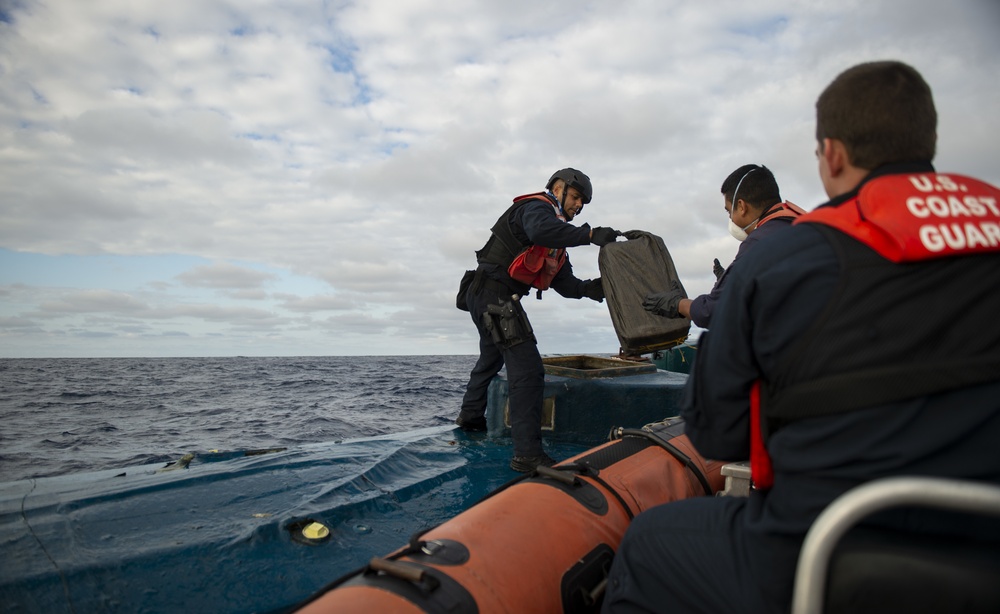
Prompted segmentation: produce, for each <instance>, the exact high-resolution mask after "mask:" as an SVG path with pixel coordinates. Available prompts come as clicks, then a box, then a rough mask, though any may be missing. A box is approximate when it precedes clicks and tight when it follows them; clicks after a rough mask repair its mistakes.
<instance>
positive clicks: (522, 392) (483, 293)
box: [459, 200, 590, 456]
mask: <svg viewBox="0 0 1000 614" xmlns="http://www.w3.org/2000/svg"><path fill="white" fill-rule="evenodd" d="M510 226H511V229H512V230H513V232H514V235H515V236H516V237H517V238H518V239H519V240H521V241H522V242H525V243H529V244H533V245H544V246H545V247H549V248H564V247H574V246H577V245H588V244H590V226H588V225H587V224H584V225H582V226H574V225H572V224H569V223H567V222H565V221H563V220H561V219H559V218H558V217H557V216H556V212H555V209H554V208H553V206H552V205H551V204H549V203H548V202H546V201H544V200H532V201H529V202H527V203H526V204H525V205H524V206H522V207H520V208H518V209H516V210H515V211H514V212H513V213H512V215H511V219H510ZM479 271H480V272H481V274H483V275H485V276H486V277H488V278H489V279H490V280H492V282H493V283H486V284H483V286H482V287H481V288H480V289H479V290H478V291H476V289H475V287H472V288H470V289H469V292H468V294H467V295H466V299H467V304H468V306H469V312H470V314H471V315H472V321H473V322H475V324H476V328H477V329H478V330H479V360H478V361H477V362H476V365H475V367H473V369H472V373H471V374H470V376H469V383H468V385H467V386H466V391H465V396H464V397H463V399H462V410H461V412H460V414H459V418H460V419H461V420H463V421H469V420H472V419H475V418H479V417H482V416H483V414H484V413H485V412H486V400H487V399H486V397H487V392H488V391H489V385H490V381H491V380H492V379H493V377H494V376H496V374H497V373H499V372H500V369H501V368H502V367H503V366H504V365H505V364H506V366H507V385H508V402H509V404H510V421H511V438H512V439H513V440H514V456H539V455H541V454H542V453H543V449H542V431H541V421H542V420H541V412H542V396H543V392H544V387H545V369H544V366H543V365H542V357H541V355H540V354H539V353H538V345H537V344H536V342H535V340H534V339H533V338H532V339H530V340H528V341H525V342H522V343H519V344H517V345H514V346H511V347H507V348H501V347H498V346H497V344H496V343H494V341H493V337H492V335H491V333H490V332H489V331H488V330H487V329H486V326H485V323H484V322H483V317H482V314H483V313H484V312H485V311H486V308H487V307H488V306H489V305H491V304H493V305H497V304H499V303H500V302H501V300H510V296H511V295H512V294H518V295H521V296H524V295H526V294H528V292H530V291H531V287H530V286H528V285H525V284H523V283H521V282H518V281H515V280H513V279H511V278H510V276H509V275H508V274H507V267H506V266H503V265H498V264H493V263H489V262H481V263H480V264H479ZM585 286H586V282H585V281H584V280H581V279H578V278H577V277H576V276H574V275H573V267H572V265H571V264H570V262H569V258H568V256H567V259H566V262H565V264H563V266H562V268H561V269H560V270H559V272H558V273H556V275H555V277H554V278H553V279H552V284H551V287H552V288H553V289H554V290H555V291H556V292H558V293H559V294H560V295H562V296H564V297H566V298H576V299H579V298H583V297H584V296H585V294H584V289H585Z"/></svg>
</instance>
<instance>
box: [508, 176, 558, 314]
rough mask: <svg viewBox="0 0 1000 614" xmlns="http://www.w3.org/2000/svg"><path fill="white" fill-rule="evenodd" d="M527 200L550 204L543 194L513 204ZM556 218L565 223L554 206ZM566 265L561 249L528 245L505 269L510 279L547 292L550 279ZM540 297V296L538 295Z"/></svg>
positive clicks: (522, 198)
mask: <svg viewBox="0 0 1000 614" xmlns="http://www.w3.org/2000/svg"><path fill="white" fill-rule="evenodd" d="M528 200H544V201H545V202H548V203H550V204H551V200H550V199H549V197H548V196H547V195H546V194H545V193H544V192H538V193H536V194H525V195H524V196H518V197H517V198H515V199H514V203H515V204H516V203H519V202H522V201H528ZM552 207H553V208H554V209H555V210H556V217H557V218H559V219H560V220H562V221H564V222H565V221H566V218H565V216H563V214H562V212H561V211H559V208H558V207H556V206H555V205H552ZM565 263H566V250H565V249H563V248H558V249H553V248H548V247H544V246H542V245H529V246H528V247H526V248H525V249H524V250H522V251H521V253H519V254H518V255H517V256H515V257H514V260H513V261H511V263H510V266H509V267H507V274H508V275H510V277H511V279H514V280H515V281H519V282H521V283H523V284H527V285H529V286H532V287H534V288H538V289H539V290H548V289H549V286H550V285H551V284H552V279H553V278H554V277H555V276H556V273H558V272H559V270H560V269H561V268H562V267H563V264H565ZM539 296H541V295H539Z"/></svg>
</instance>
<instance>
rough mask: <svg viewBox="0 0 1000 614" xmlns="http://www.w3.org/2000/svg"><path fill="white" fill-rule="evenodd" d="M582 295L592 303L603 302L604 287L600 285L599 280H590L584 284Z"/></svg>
mask: <svg viewBox="0 0 1000 614" xmlns="http://www.w3.org/2000/svg"><path fill="white" fill-rule="evenodd" d="M583 295H584V296H586V297H587V298H589V299H590V300H592V301H597V302H598V303H603V302H604V285H603V284H602V283H601V278H600V277H598V278H597V279H591V280H588V281H587V282H585V283H584V286H583Z"/></svg>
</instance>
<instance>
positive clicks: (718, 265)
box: [712, 258, 726, 281]
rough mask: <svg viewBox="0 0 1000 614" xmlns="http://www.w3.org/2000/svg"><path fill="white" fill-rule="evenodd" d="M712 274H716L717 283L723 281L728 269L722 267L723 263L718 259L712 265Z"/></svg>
mask: <svg viewBox="0 0 1000 614" xmlns="http://www.w3.org/2000/svg"><path fill="white" fill-rule="evenodd" d="M712 272H713V273H715V281H719V280H720V279H722V274H723V273H725V272H726V269H725V268H724V267H723V266H722V263H721V262H719V259H718V258H716V259H715V260H714V264H713V265H712Z"/></svg>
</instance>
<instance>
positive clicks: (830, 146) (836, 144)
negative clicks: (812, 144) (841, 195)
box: [820, 139, 850, 177]
mask: <svg viewBox="0 0 1000 614" xmlns="http://www.w3.org/2000/svg"><path fill="white" fill-rule="evenodd" d="M820 155H821V156H822V157H823V158H825V161H826V167H827V168H828V169H829V170H830V177H839V176H840V175H841V173H843V172H844V170H845V169H846V168H847V166H848V164H849V163H850V160H849V159H848V156H847V146H846V145H844V142H843V141H841V140H840V139H823V151H822V152H820Z"/></svg>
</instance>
